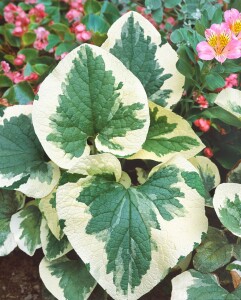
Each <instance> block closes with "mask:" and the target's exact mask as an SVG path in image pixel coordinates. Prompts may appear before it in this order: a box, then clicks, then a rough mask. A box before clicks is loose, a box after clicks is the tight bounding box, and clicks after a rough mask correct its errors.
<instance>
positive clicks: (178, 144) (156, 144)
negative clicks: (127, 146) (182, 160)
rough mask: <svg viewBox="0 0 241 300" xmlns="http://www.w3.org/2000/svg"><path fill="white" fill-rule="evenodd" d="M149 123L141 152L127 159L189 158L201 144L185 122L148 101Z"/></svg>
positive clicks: (197, 151) (198, 149) (164, 159)
mask: <svg viewBox="0 0 241 300" xmlns="http://www.w3.org/2000/svg"><path fill="white" fill-rule="evenodd" d="M149 108H150V118H151V123H150V127H149V131H148V134H147V138H146V141H145V143H144V144H143V146H142V150H140V151H139V152H137V153H136V154H134V155H133V156H131V157H130V158H129V159H137V158H138V159H152V160H155V161H166V160H167V159H170V158H171V157H172V156H173V155H175V154H177V153H181V154H182V155H183V156H184V157H186V158H190V157H192V156H194V155H195V154H197V153H199V152H200V151H201V150H202V149H203V144H202V142H201V140H200V139H199V138H198V136H197V135H196V134H195V133H194V131H193V130H192V128H191V126H190V125H189V123H188V122H187V121H185V120H184V119H183V118H182V117H180V116H178V115H177V114H175V113H173V112H171V111H170V110H168V109H166V108H163V107H161V106H159V105H157V104H155V103H152V102H151V101H149Z"/></svg>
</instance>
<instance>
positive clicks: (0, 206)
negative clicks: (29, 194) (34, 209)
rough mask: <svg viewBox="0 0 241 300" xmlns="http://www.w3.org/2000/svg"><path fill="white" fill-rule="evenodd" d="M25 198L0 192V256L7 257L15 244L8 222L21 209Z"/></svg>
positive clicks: (13, 193)
mask: <svg viewBox="0 0 241 300" xmlns="http://www.w3.org/2000/svg"><path fill="white" fill-rule="evenodd" d="M24 202H25V196H24V195H23V194H22V193H20V192H15V191H5V190H0V256H4V255H8V254H9V253H10V252H11V251H12V250H13V249H14V248H15V247H17V243H16V241H15V239H14V235H13V234H12V232H11V230H10V220H11V217H12V215H13V214H15V213H16V212H17V211H18V210H19V209H20V208H22V207H23V205H24Z"/></svg>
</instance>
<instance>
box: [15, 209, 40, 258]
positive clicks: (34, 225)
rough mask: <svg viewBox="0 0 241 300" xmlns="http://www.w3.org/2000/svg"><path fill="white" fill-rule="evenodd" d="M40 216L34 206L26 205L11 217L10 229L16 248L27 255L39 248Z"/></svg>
mask: <svg viewBox="0 0 241 300" xmlns="http://www.w3.org/2000/svg"><path fill="white" fill-rule="evenodd" d="M41 220H42V215H41V212H40V211H39V209H38V207H37V206H36V205H28V206H26V207H24V208H23V209H22V210H20V211H19V212H17V213H15V214H14V215H12V218H11V222H10V228H11V232H12V233H13V235H14V238H15V240H16V242H17V244H18V247H19V248H20V249H21V250H22V251H24V252H25V253H27V254H28V255H30V256H32V255H34V253H35V251H36V250H37V249H39V248H41V241H40V225H41Z"/></svg>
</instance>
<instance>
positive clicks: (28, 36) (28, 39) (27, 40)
mask: <svg viewBox="0 0 241 300" xmlns="http://www.w3.org/2000/svg"><path fill="white" fill-rule="evenodd" d="M35 40H36V33H34V32H26V33H24V35H23V36H22V41H23V44H24V46H29V45H32V44H33V43H34V41H35Z"/></svg>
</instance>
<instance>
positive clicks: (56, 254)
mask: <svg viewBox="0 0 241 300" xmlns="http://www.w3.org/2000/svg"><path fill="white" fill-rule="evenodd" d="M40 240H41V245H42V249H43V253H44V255H45V257H46V259H47V260H49V261H52V260H55V259H58V258H60V257H62V256H64V255H65V254H66V253H68V252H69V251H71V250H72V246H71V245H70V243H69V241H68V239H67V237H66V236H65V235H64V236H63V237H62V238H61V239H60V240H58V239H56V237H55V236H54V235H53V234H52V232H51V231H50V229H49V227H48V225H47V222H46V221H45V219H42V222H41V227H40Z"/></svg>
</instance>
